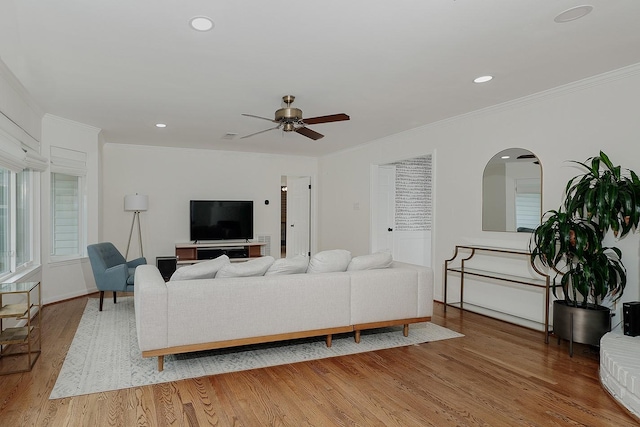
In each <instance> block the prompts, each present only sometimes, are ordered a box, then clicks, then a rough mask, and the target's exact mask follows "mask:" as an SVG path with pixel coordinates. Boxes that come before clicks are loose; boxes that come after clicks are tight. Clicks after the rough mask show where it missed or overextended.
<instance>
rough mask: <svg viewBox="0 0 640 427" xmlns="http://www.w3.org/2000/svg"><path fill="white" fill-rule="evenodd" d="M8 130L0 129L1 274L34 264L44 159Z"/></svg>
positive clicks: (44, 165) (1, 275)
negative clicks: (40, 173) (40, 182)
mask: <svg viewBox="0 0 640 427" xmlns="http://www.w3.org/2000/svg"><path fill="white" fill-rule="evenodd" d="M30 142H31V143H32V144H31V146H28V145H25V144H23V143H21V142H20V141H18V140H17V139H16V138H14V137H13V136H12V135H11V134H10V133H7V132H5V130H3V129H0V277H3V278H4V277H7V276H9V275H10V274H12V273H15V272H19V271H21V270H25V269H26V268H28V267H30V266H31V265H33V263H34V261H39V259H36V255H37V248H39V241H38V236H37V235H35V233H34V230H35V229H36V222H35V221H36V218H35V217H36V216H37V214H38V208H39V204H38V200H39V199H40V196H39V191H40V186H39V180H38V179H35V178H34V177H37V176H39V175H37V173H38V172H41V171H43V170H44V169H46V167H47V163H48V162H47V161H46V159H45V158H44V157H42V156H40V154H38V153H37V152H36V151H34V150H33V149H32V146H36V145H37V144H38V142H37V141H35V140H33V141H30Z"/></svg>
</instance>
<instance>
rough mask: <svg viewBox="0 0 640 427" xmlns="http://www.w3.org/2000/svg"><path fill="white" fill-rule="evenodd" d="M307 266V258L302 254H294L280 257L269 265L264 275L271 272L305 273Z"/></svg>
mask: <svg viewBox="0 0 640 427" xmlns="http://www.w3.org/2000/svg"><path fill="white" fill-rule="evenodd" d="M308 266H309V258H307V257H306V256H304V255H296V256H294V257H292V258H280V259H277V260H275V262H274V263H273V264H272V265H271V267H269V269H268V270H267V272H266V273H264V274H265V276H268V275H271V274H300V273H306V272H307V267H308Z"/></svg>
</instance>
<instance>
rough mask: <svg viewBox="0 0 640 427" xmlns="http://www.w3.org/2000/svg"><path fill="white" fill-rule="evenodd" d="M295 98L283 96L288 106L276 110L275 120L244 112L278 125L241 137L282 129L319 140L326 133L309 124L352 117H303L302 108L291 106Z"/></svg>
mask: <svg viewBox="0 0 640 427" xmlns="http://www.w3.org/2000/svg"><path fill="white" fill-rule="evenodd" d="M295 99H296V97H295V96H293V95H285V96H283V97H282V101H283V102H284V103H285V105H286V107H283V108H280V109H278V110H276V112H275V118H274V119H273V120H271V119H268V118H266V117H260V116H255V115H253V114H243V116H247V117H253V118H256V119H262V120H268V121H270V122H273V123H277V124H278V126H276V127H274V128H270V129H265V130H261V131H260V132H256V133H252V134H250V135H246V136H243V137H242V138H240V139H244V138H249V137H251V136H254V135H258V134H260V133H264V132H268V131H270V130H275V129H281V130H282V131H283V132H296V133H299V134H300V135H302V136H306V137H307V138H310V139H313V140H318V139H320V138H323V137H324V135H322V134H320V133H318V132H316V131H314V130H311V129H309V128H308V127H306V126H307V125H310V124H313V125H315V124H320V123H330V122H338V121H343V120H349V119H350V118H349V116H348V115H346V114H344V113H340V114H332V115H329V116H321V117H311V118H308V119H303V118H302V110H301V109H299V108H294V107H292V106H291V104H292V103H293V101H294V100H295Z"/></svg>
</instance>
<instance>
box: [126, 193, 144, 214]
mask: <svg viewBox="0 0 640 427" xmlns="http://www.w3.org/2000/svg"><path fill="white" fill-rule="evenodd" d="M147 209H149V196H146V195H142V194H130V195H127V196H124V210H125V211H135V212H143V211H146V210H147Z"/></svg>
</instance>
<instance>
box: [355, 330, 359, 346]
mask: <svg viewBox="0 0 640 427" xmlns="http://www.w3.org/2000/svg"><path fill="white" fill-rule="evenodd" d="M354 338H355V340H356V344H360V331H355V334H354Z"/></svg>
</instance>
